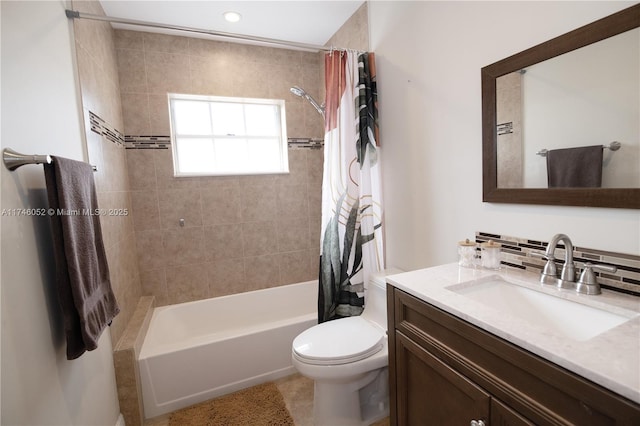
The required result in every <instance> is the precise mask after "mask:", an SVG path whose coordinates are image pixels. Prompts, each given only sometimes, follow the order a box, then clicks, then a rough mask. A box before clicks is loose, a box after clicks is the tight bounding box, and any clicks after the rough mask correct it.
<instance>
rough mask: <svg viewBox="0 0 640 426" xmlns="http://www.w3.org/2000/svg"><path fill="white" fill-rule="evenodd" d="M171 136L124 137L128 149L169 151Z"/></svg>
mask: <svg viewBox="0 0 640 426" xmlns="http://www.w3.org/2000/svg"><path fill="white" fill-rule="evenodd" d="M170 146H171V136H132V135H126V136H125V137H124V147H125V148H126V149H169V147H170Z"/></svg>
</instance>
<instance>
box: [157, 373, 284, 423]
mask: <svg viewBox="0 0 640 426" xmlns="http://www.w3.org/2000/svg"><path fill="white" fill-rule="evenodd" d="M185 425H189V426H287V425H290V426H294V423H293V419H292V418H291V415H289V411H288V410H287V407H286V406H285V404H284V399H283V398H282V394H281V393H280V391H279V390H278V387H277V386H276V385H275V384H274V383H273V382H269V383H263V384H261V385H258V386H254V387H251V388H248V389H244V390H241V391H238V392H235V393H232V394H229V395H226V396H223V397H220V398H216V399H212V400H210V401H206V402H203V403H200V404H197V405H194V406H191V407H188V408H185V409H183V410H180V411H176V412H174V413H171V415H170V416H169V426H185Z"/></svg>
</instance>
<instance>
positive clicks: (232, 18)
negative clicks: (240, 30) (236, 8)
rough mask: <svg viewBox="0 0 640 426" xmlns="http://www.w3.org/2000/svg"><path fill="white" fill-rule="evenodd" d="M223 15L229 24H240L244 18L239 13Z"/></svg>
mask: <svg viewBox="0 0 640 426" xmlns="http://www.w3.org/2000/svg"><path fill="white" fill-rule="evenodd" d="M222 15H223V16H224V19H226V20H227V21H228V22H238V21H239V20H240V19H241V18H242V15H240V14H239V13H238V12H225V13H223V14H222Z"/></svg>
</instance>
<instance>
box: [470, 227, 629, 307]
mask: <svg viewBox="0 0 640 426" xmlns="http://www.w3.org/2000/svg"><path fill="white" fill-rule="evenodd" d="M489 240H493V241H495V242H498V243H501V244H502V262H501V263H502V265H504V266H506V267H509V268H517V269H524V270H527V271H531V272H535V273H538V274H539V273H540V272H541V271H542V268H543V267H544V264H545V263H546V261H545V260H544V259H542V258H540V257H534V256H535V254H534V253H536V254H538V255H542V254H544V252H545V251H546V249H547V246H548V245H549V242H548V241H536V240H529V239H526V238H518V237H509V236H506V235H500V234H492V233H489V232H476V242H477V243H484V242H486V241H489ZM564 254H565V250H564V246H563V245H562V244H559V245H558V248H557V249H556V259H557V260H556V262H557V263H558V269H560V268H561V265H562V264H563V263H564ZM573 260H574V262H575V263H576V276H579V274H580V272H582V270H583V269H584V264H585V263H587V262H591V263H596V264H603V265H609V266H616V267H617V268H618V271H617V272H616V273H615V274H610V273H605V272H598V271H594V272H595V273H596V276H597V278H598V282H599V283H600V285H601V286H602V288H606V289H609V290H613V291H618V292H621V293H626V294H631V295H634V296H640V256H635V255H632V254H624V253H615V252H610V251H604V250H596V249H590V248H585V247H574V248H573Z"/></svg>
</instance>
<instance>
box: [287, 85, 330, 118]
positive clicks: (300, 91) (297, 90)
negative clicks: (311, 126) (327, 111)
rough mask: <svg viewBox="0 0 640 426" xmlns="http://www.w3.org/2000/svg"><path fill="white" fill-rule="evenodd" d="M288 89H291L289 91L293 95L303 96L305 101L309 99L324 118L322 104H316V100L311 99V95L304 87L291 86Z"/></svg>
mask: <svg viewBox="0 0 640 426" xmlns="http://www.w3.org/2000/svg"><path fill="white" fill-rule="evenodd" d="M289 91H291V93H293V94H294V95H296V96H300V97H301V98H304V99H306V100H307V101H309V103H310V104H311V105H313V107H314V108H315V109H316V111H318V113H319V114H320V115H321V116H322V118H324V105H320V104H318V102H316V100H315V99H313V98H312V97H311V95H309V94H308V93H307V92H305V91H304V89H302V88H300V87H298V86H293V87H292V88H291V89H289Z"/></svg>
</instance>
